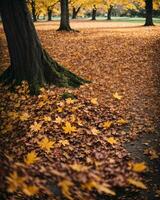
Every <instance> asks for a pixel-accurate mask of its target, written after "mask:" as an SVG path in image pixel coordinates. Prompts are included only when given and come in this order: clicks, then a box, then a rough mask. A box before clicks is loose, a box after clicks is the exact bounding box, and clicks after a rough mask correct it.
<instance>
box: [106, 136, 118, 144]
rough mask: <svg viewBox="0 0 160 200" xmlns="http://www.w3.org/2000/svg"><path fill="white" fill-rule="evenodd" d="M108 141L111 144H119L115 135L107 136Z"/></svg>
mask: <svg viewBox="0 0 160 200" xmlns="http://www.w3.org/2000/svg"><path fill="white" fill-rule="evenodd" d="M106 141H107V142H108V143H110V144H112V145H113V144H117V140H116V139H115V138H114V137H109V138H106Z"/></svg>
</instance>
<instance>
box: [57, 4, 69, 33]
mask: <svg viewBox="0 0 160 200" xmlns="http://www.w3.org/2000/svg"><path fill="white" fill-rule="evenodd" d="M60 4H61V21H60V27H59V29H58V31H72V29H71V27H70V24H69V8H68V0H60Z"/></svg>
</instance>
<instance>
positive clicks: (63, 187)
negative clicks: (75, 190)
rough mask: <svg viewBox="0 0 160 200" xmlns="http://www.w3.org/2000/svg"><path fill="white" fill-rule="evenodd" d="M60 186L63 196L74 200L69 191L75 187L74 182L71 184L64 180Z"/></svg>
mask: <svg viewBox="0 0 160 200" xmlns="http://www.w3.org/2000/svg"><path fill="white" fill-rule="evenodd" d="M58 185H59V186H60V187H61V190H62V193H63V195H64V196H65V197H66V198H68V199H69V200H73V198H72V197H71V193H70V191H69V189H70V187H72V186H73V185H74V184H73V182H71V181H70V180H62V181H60V182H59V184H58Z"/></svg>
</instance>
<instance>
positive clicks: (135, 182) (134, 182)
mask: <svg viewBox="0 0 160 200" xmlns="http://www.w3.org/2000/svg"><path fill="white" fill-rule="evenodd" d="M127 180H128V183H129V184H131V185H134V186H136V187H137V188H141V189H147V187H146V186H145V185H144V183H142V182H141V181H138V180H134V179H132V178H129V179H127Z"/></svg>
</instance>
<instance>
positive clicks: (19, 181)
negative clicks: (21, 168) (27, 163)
mask: <svg viewBox="0 0 160 200" xmlns="http://www.w3.org/2000/svg"><path fill="white" fill-rule="evenodd" d="M25 180H26V178H25V177H20V176H18V174H17V172H13V173H11V174H10V175H9V177H7V183H8V189H7V190H8V192H15V191H16V190H17V189H19V188H21V187H22V186H23V185H24V181H25Z"/></svg>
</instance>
